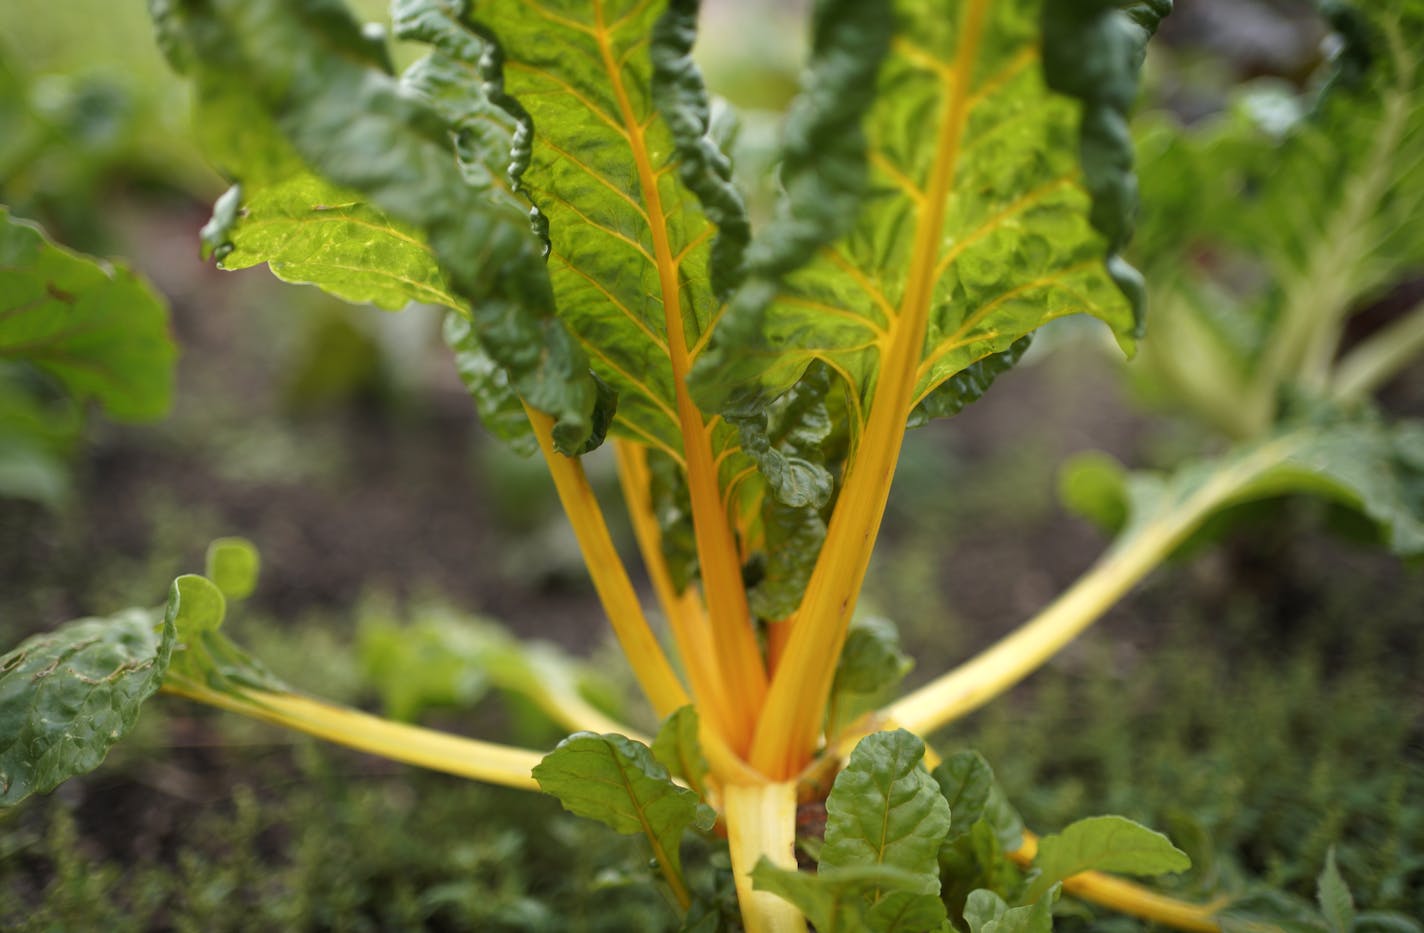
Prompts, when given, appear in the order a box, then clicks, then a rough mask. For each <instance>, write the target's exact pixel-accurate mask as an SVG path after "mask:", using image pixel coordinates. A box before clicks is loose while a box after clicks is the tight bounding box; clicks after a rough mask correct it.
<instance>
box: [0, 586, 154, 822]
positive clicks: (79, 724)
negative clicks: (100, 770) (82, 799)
mask: <svg viewBox="0 0 1424 933" xmlns="http://www.w3.org/2000/svg"><path fill="white" fill-rule="evenodd" d="M175 612H176V600H175V601H173V602H170V605H169V612H168V616H167V617H166V618H164V619H160V618H158V617H157V615H156V614H155V613H153V612H150V611H148V610H143V609H130V610H127V611H125V612H121V613H119V614H118V615H114V616H111V617H109V618H106V619H81V620H79V621H77V622H71V623H69V624H67V625H65V626H63V627H61V628H59V629H58V630H56V631H53V632H47V633H44V634H41V635H36V636H34V637H33V638H30V639H29V640H27V641H25V642H22V643H21V644H20V646H19V647H17V648H15V649H14V650H13V651H11V652H9V653H8V654H6V655H4V656H3V657H0V808H4V807H11V806H14V805H15V804H17V803H19V802H20V801H21V800H23V799H24V798H25V797H27V796H29V795H30V794H34V793H46V792H48V791H51V790H53V789H54V788H55V787H57V786H58V785H59V784H60V783H62V782H64V781H66V780H68V779H69V778H71V777H73V776H74V775H76V774H83V773H85V772H86V771H92V770H94V769H95V768H97V767H98V766H99V763H100V762H102V761H103V760H104V756H105V755H106V754H108V751H109V748H110V747H111V746H113V745H114V743H116V742H117V741H119V739H121V738H123V736H124V735H125V734H127V733H128V731H129V730H130V729H131V728H133V724H134V722H135V720H136V719H137V718H138V712H139V707H141V706H142V705H143V702H144V701H145V700H147V699H148V698H149V697H150V696H152V695H153V694H154V693H155V692H156V691H157V690H158V687H159V685H160V684H161V683H162V681H163V675H164V673H165V671H166V670H167V669H168V663H169V658H170V656H171V654H172V651H173V644H174V614H175Z"/></svg>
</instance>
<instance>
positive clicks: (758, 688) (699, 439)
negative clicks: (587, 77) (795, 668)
mask: <svg viewBox="0 0 1424 933" xmlns="http://www.w3.org/2000/svg"><path fill="white" fill-rule="evenodd" d="M593 9H594V33H595V39H596V41H597V44H598V50H599V55H600V57H601V59H602V62H603V66H604V69H605V71H606V72H607V75H608V81H609V85H610V87H611V89H612V91H613V96H614V99H615V100H616V101H617V103H618V112H619V116H620V118H621V119H622V121H623V125H624V128H625V130H626V131H627V136H628V147H629V149H630V151H631V153H632V156H633V162H634V165H635V167H636V169H637V172H638V185H639V187H640V188H641V189H642V194H643V200H644V205H645V207H646V209H647V214H648V230H649V233H650V235H651V236H652V240H653V256H654V259H655V260H656V263H657V268H658V285H659V289H660V290H661V292H662V299H663V313H664V319H665V322H666V327H667V343H668V359H669V362H670V363H671V364H672V374H673V387H674V391H675V393H676V395H677V413H678V424H679V427H680V428H681V430H682V438H683V454H684V459H685V460H686V463H687V486H688V496H689V499H690V500H691V505H692V525H693V533H694V537H695V539H696V541H697V554H698V560H699V562H700V564H701V571H702V581H703V588H704V591H705V593H706V598H707V608H708V613H709V616H710V620H711V624H712V634H713V642H714V644H715V646H716V649H717V655H718V661H719V665H718V666H719V667H720V669H721V674H722V676H723V677H724V678H725V680H726V682H725V684H724V688H725V696H726V697H727V699H728V700H729V701H730V704H731V709H730V710H729V711H728V712H729V715H730V716H731V720H730V721H729V722H728V723H727V729H728V734H727V736H726V738H727V741H728V742H729V744H731V746H732V747H733V748H734V749H735V750H737V751H738V752H743V751H745V749H746V747H747V744H748V742H749V741H750V739H751V733H752V729H753V727H754V725H755V722H756V715H757V711H758V710H759V709H760V708H761V704H762V700H763V698H764V697H765V695H766V669H765V667H764V666H763V663H762V658H761V652H760V650H759V649H758V647H757V643H756V638H755V634H754V633H753V631H752V626H751V615H750V612H749V611H748V609H747V598H746V592H745V590H744V589H743V588H742V572H741V565H740V563H739V562H738V560H737V548H736V543H735V541H733V539H732V532H731V528H730V527H729V525H728V523H727V517H726V514H727V513H726V510H725V508H724V507H723V503H722V496H721V491H720V490H719V488H718V485H717V473H716V469H715V466H714V463H713V458H712V447H711V443H710V441H709V439H708V436H707V430H706V427H707V426H706V423H705V422H704V421H703V419H702V413H701V412H700V411H698V409H697V407H696V406H695V405H694V404H693V402H692V398H691V396H690V395H689V394H688V391H687V384H686V383H687V374H688V371H689V368H690V361H689V354H688V347H687V332H686V328H685V327H684V326H683V321H682V302H681V295H680V291H679V289H678V278H677V277H678V269H677V260H676V257H675V256H674V254H673V251H672V247H671V244H670V242H669V238H668V230H667V223H666V220H665V215H664V213H663V207H662V197H661V195H660V193H659V190H658V173H657V172H655V171H654V169H653V165H652V159H651V157H650V154H649V152H648V147H647V142H646V138H645V129H646V128H645V126H644V124H643V123H642V122H641V121H640V120H639V119H638V118H637V116H636V114H634V112H633V106H632V102H631V100H630V98H629V96H628V91H627V88H626V87H624V84H623V73H622V69H621V68H620V67H619V63H618V60H617V58H616V57H615V56H614V55H613V49H612V45H611V42H610V38H611V37H610V35H609V30H608V28H607V26H606V25H605V22H604V16H603V2H602V0H594V3H593ZM683 663H684V664H686V665H688V666H689V667H691V666H692V665H695V664H698V663H699V659H698V658H695V657H690V658H683Z"/></svg>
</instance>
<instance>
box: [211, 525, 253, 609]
mask: <svg viewBox="0 0 1424 933" xmlns="http://www.w3.org/2000/svg"><path fill="white" fill-rule="evenodd" d="M261 566H262V558H261V557H260V556H259V555H258V553H257V548H255V547H253V546H252V542H251V541H248V540H247V539H246V538H218V539H217V540H215V541H213V542H212V543H211V544H209V545H208V556H207V569H206V570H205V573H206V574H207V577H208V579H209V580H211V581H213V585H214V586H216V587H217V588H218V589H219V590H221V591H222V594H223V596H224V597H225V598H227V599H230V600H242V599H246V598H247V597H248V596H251V595H252V591H253V590H254V589H256V588H257V573H258V570H259V569H260V568H261Z"/></svg>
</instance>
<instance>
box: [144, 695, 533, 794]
mask: <svg viewBox="0 0 1424 933" xmlns="http://www.w3.org/2000/svg"><path fill="white" fill-rule="evenodd" d="M163 692H164V693H170V694H174V695H176V696H181V697H186V698H187V699H190V700H194V701H196V702H199V703H204V704H207V705H208V706H215V707H217V708H219V709H225V710H228V711H229V712H234V713H240V714H242V715H244V716H248V717H251V718H253V719H260V720H262V721H263V722H269V723H273V724H274V725H279V726H285V727H287V728H288V729H295V730H297V731H298V732H305V733H307V734H308V735H314V736H316V737H317V738H320V739H325V740H327V741H328V742H335V743H336V744H338V745H345V746H347V747H349V748H354V749H357V750H359V751H363V752H369V753H371V754H373V755H380V756H381V757H383V758H389V759H391V760H392V761H399V762H403V763H405V764H410V765H417V766H419V767H422V768H429V769H431V770H432V771H442V772H444V773H446V774H453V775H456V776H458V777H463V778H470V779H472V780H476V781H484V782H486V783H489V784H500V785H503V786H505V787H514V788H518V789H520V790H538V789H539V785H538V784H537V783H535V781H534V778H533V777H532V776H531V775H530V772H531V771H532V770H533V769H534V766H535V765H537V764H538V763H539V761H540V760H541V759H542V758H543V757H544V754H543V753H542V752H537V751H532V750H529V749H524V748H514V747H512V746H509V745H499V744H496V743H494V742H483V741H480V740H479V739H469V738H465V737H463V736H458V735H451V734H449V733H447V732H438V731H436V730H434V729H425V728H422V727H421V726H412V725H407V724H406V723H399V722H394V721H392V720H389V719H382V718H380V717H379V716H372V715H370V714H368V713H363V712H360V711H359V710H354V709H350V708H348V707H344V706H338V705H336V704H332V703H326V702H323V701H321V700H315V699H312V698H311V697H306V696H301V695H299V694H295V693H277V692H274V691H269V690H249V689H242V690H240V691H238V692H223V691H218V690H214V689H213V688H212V687H209V686H208V685H207V684H204V683H200V682H198V681H195V680H190V679H188V678H183V677H176V676H172V675H170V676H169V677H168V678H167V679H166V680H165V681H164V683H163Z"/></svg>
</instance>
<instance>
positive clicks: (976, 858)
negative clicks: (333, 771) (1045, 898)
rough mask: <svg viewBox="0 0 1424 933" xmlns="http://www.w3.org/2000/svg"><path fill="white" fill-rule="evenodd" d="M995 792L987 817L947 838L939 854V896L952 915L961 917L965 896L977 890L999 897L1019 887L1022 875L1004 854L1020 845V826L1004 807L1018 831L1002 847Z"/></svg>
mask: <svg viewBox="0 0 1424 933" xmlns="http://www.w3.org/2000/svg"><path fill="white" fill-rule="evenodd" d="M999 796H1000V795H999V794H998V789H997V788H995V794H994V795H992V796H991V797H990V804H989V814H987V815H986V816H984V817H981V818H980V819H979V820H978V821H977V822H975V823H974V824H973V825H971V826H970V827H969V832H968V833H967V834H964V835H958V836H955V837H954V838H952V839H947V841H946V842H945V845H944V846H943V847H942V848H941V849H940V852H939V864H940V877H941V879H943V883H942V890H941V892H940V893H941V896H942V897H943V899H944V902H945V904H946V905H947V906H948V907H949V909H950V912H951V913H952V914H954V913H957V914H963V912H964V906H965V904H966V902H967V898H968V897H969V895H970V894H971V893H972V892H973V891H975V890H976V889H978V888H986V889H988V890H991V891H994V892H996V893H998V894H999V895H1001V896H1003V897H1009V896H1011V895H1013V894H1015V893H1017V892H1018V891H1019V890H1020V889H1021V888H1022V886H1023V873H1022V872H1021V871H1020V870H1019V868H1018V866H1017V865H1015V864H1014V863H1013V861H1012V860H1011V859H1010V858H1009V857H1008V856H1007V855H1006V854H1005V852H1006V851H1011V850H1013V849H1017V848H1018V847H1019V844H1020V843H1021V842H1022V835H1023V832H1022V824H1021V823H1019V822H1018V818H1017V814H1016V813H1014V812H1013V809H1012V808H1011V807H1008V805H1007V804H1004V809H1005V811H1006V812H1007V813H1009V814H1012V816H1013V818H1014V822H1015V824H1017V825H1018V826H1019V827H1020V829H1019V832H1018V838H1017V839H1015V840H1014V844H1013V845H1012V846H1006V845H1005V844H1004V841H1003V837H1004V836H1005V835H1006V834H1005V833H1003V832H1002V831H996V823H995V821H994V820H995V819H996V818H995V817H994V815H993V814H994V813H995V810H996V807H995V799H996V798H997V797H999Z"/></svg>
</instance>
